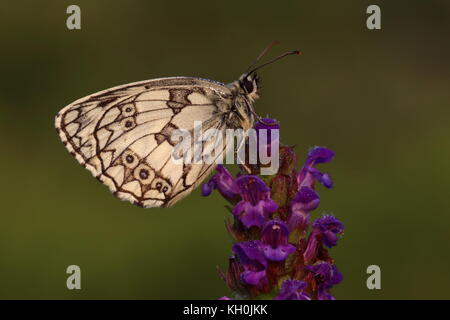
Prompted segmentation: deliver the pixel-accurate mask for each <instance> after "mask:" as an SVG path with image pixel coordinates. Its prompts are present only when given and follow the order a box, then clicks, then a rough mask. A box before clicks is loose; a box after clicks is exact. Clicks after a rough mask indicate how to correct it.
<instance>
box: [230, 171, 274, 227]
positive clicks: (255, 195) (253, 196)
mask: <svg viewBox="0 0 450 320" xmlns="http://www.w3.org/2000/svg"><path fill="white" fill-rule="evenodd" d="M236 183H237V186H238V190H239V194H240V195H241V198H242V200H241V201H240V202H239V203H238V204H237V205H236V206H235V207H234V208H233V214H234V215H235V216H236V217H238V218H239V220H240V221H241V222H242V223H243V224H244V226H245V227H247V228H250V227H252V226H257V227H262V226H263V224H264V223H265V222H266V220H267V219H268V217H269V214H271V213H273V212H275V211H276V210H277V209H278V205H277V204H276V202H275V201H273V200H272V199H270V189H269V187H268V186H266V184H265V183H264V181H262V180H261V179H260V178H259V177H257V176H253V175H245V176H241V177H239V178H237V179H236Z"/></svg>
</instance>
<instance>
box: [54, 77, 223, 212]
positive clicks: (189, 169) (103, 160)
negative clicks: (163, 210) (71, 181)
mask: <svg viewBox="0 0 450 320" xmlns="http://www.w3.org/2000/svg"><path fill="white" fill-rule="evenodd" d="M229 96H230V92H229V90H228V88H227V87H225V85H223V84H221V83H218V82H214V81H211V80H205V79H197V78H188V77H174V78H162V79H155V80H148V81H141V82H136V83H131V84H127V85H123V86H118V87H114V88H111V89H108V90H105V91H101V92H98V93H95V94H93V95H90V96H87V97H85V98H82V99H79V100H77V101H75V102H73V103H71V104H70V105H68V106H66V107H65V108H63V109H62V110H61V111H60V112H59V113H58V114H57V116H56V120H55V126H56V129H57V131H58V133H59V136H60V137H61V140H62V141H63V143H64V145H65V146H66V148H67V149H68V150H69V152H70V153H71V154H72V155H73V156H74V157H75V158H76V159H77V160H78V162H79V163H80V164H81V165H83V166H84V167H85V168H86V169H88V170H89V171H90V172H91V173H92V174H93V175H94V176H95V177H96V178H97V179H99V180H100V181H101V182H103V183H104V184H105V185H107V186H108V187H109V189H110V190H111V191H112V192H113V193H114V195H116V196H117V197H118V198H120V199H122V200H128V201H130V202H132V203H134V204H137V205H139V206H143V207H167V206H170V205H172V204H173V203H175V202H176V201H177V200H179V199H181V198H183V197H184V196H186V195H187V194H189V193H190V192H191V191H192V190H193V189H194V188H195V187H196V186H197V185H198V184H200V183H201V182H202V181H203V180H204V179H205V178H206V177H207V176H208V174H209V173H210V172H211V170H212V169H213V168H214V167H215V164H184V163H175V162H174V161H171V156H172V153H173V148H174V145H175V143H174V142H173V141H172V140H171V139H170V137H171V133H172V132H173V130H175V129H185V130H190V131H191V132H192V131H193V127H194V121H202V123H203V130H206V129H208V128H217V129H219V130H222V131H223V130H225V120H226V119H225V118H226V115H227V114H228V113H229V110H230V99H229Z"/></svg>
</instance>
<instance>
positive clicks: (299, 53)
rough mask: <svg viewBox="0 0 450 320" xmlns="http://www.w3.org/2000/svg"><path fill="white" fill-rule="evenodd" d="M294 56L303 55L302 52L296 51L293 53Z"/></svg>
mask: <svg viewBox="0 0 450 320" xmlns="http://www.w3.org/2000/svg"><path fill="white" fill-rule="evenodd" d="M295 54H296V55H298V56H302V55H303V52H302V51H298V50H296V51H295Z"/></svg>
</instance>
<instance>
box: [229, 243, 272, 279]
mask: <svg viewBox="0 0 450 320" xmlns="http://www.w3.org/2000/svg"><path fill="white" fill-rule="evenodd" d="M260 244H261V243H260V241H259V240H252V241H246V242H239V243H236V244H235V245H233V252H234V253H235V254H236V255H237V257H238V259H239V261H240V263H241V265H242V266H243V267H244V271H243V272H242V273H241V279H242V281H243V282H244V283H246V284H249V285H252V286H255V285H259V284H261V283H262V281H263V280H264V279H265V278H266V268H267V261H266V259H265V258H264V254H263V253H262V251H261V246H260Z"/></svg>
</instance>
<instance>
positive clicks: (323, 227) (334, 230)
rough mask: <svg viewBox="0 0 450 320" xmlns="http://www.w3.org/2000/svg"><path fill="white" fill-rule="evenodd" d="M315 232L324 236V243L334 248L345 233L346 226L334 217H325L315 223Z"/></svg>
mask: <svg viewBox="0 0 450 320" xmlns="http://www.w3.org/2000/svg"><path fill="white" fill-rule="evenodd" d="M313 230H314V231H313V232H316V233H319V234H321V235H322V243H323V244H324V245H325V246H326V247H328V248H331V247H334V246H335V245H336V244H337V241H338V240H339V237H340V236H341V235H342V233H343V232H344V224H343V223H342V222H341V221H339V220H338V219H337V218H335V217H334V216H332V215H324V216H323V217H321V218H319V219H317V220H316V221H314V223H313Z"/></svg>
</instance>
